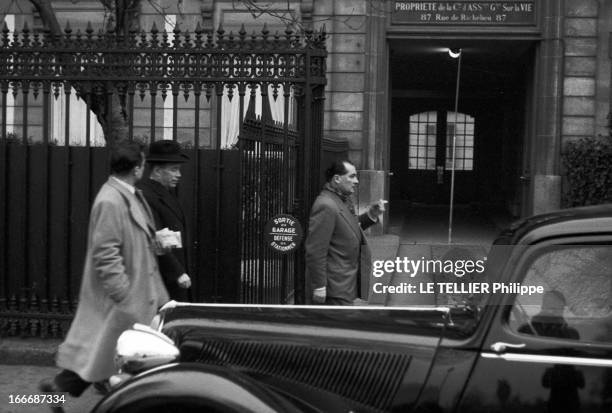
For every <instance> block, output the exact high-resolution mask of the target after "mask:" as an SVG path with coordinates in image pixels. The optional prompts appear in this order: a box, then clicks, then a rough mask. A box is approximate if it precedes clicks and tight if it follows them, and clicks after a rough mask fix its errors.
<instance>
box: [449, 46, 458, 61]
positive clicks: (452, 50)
mask: <svg viewBox="0 0 612 413" xmlns="http://www.w3.org/2000/svg"><path fill="white" fill-rule="evenodd" d="M448 55H449V56H450V57H452V58H453V59H458V58H459V56H461V49H460V48H459V49H458V48H450V47H449V48H448Z"/></svg>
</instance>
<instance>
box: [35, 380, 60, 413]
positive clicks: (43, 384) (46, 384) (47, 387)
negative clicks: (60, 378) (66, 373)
mask: <svg viewBox="0 0 612 413" xmlns="http://www.w3.org/2000/svg"><path fill="white" fill-rule="evenodd" d="M38 390H40V391H41V392H43V393H60V392H61V391H62V390H61V389H60V388H59V387H57V384H55V380H53V379H42V380H41V381H40V382H39V383H38ZM49 408H50V409H51V411H52V412H53V413H64V409H63V408H62V406H49Z"/></svg>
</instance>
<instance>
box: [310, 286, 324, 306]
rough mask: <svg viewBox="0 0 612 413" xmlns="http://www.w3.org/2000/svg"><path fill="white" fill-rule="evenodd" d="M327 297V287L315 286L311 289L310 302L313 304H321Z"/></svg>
mask: <svg viewBox="0 0 612 413" xmlns="http://www.w3.org/2000/svg"><path fill="white" fill-rule="evenodd" d="M326 297H327V289H326V288H325V287H321V288H315V289H314V290H313V291H312V302H313V303H315V304H323V303H324V302H325V298H326Z"/></svg>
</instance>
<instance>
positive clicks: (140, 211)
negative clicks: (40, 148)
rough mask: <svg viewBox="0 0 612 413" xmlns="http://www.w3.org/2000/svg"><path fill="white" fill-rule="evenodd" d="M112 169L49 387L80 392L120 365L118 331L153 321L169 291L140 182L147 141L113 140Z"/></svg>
mask: <svg viewBox="0 0 612 413" xmlns="http://www.w3.org/2000/svg"><path fill="white" fill-rule="evenodd" d="M110 162H111V165H110V166H111V176H110V177H109V179H108V181H107V182H106V183H105V184H104V185H103V186H102V188H101V189H100V191H99V192H98V195H97V196H96V199H95V201H94V203H93V207H92V209H91V215H90V220H89V231H88V238H87V254H86V258H85V268H84V271H83V279H82V281H81V289H80V293H79V303H78V308H77V311H76V315H75V317H74V320H73V321H72V325H71V327H70V330H69V331H68V334H67V337H66V339H65V341H64V342H63V343H62V344H61V345H60V347H59V350H58V354H57V360H56V361H57V365H58V366H59V367H60V368H62V369H64V370H62V371H61V372H60V373H59V374H58V375H57V376H56V377H55V379H54V380H53V381H51V380H47V381H43V382H41V384H40V388H41V390H43V391H65V392H69V393H70V394H71V395H73V396H79V395H80V394H81V393H82V392H83V391H84V390H85V389H86V388H87V386H88V385H89V384H90V383H92V382H98V381H102V380H105V379H107V378H108V377H110V376H111V375H112V374H114V373H115V372H116V370H115V365H114V363H113V359H114V351H115V345H116V341H117V338H118V337H119V335H120V334H121V333H122V332H123V331H124V330H126V329H128V328H130V327H131V326H132V325H133V324H134V323H136V322H138V323H143V324H149V323H150V322H151V320H152V319H153V317H154V316H155V314H156V312H157V309H158V308H159V307H160V306H162V305H163V304H165V303H166V302H167V301H168V293H167V291H166V289H165V287H164V284H163V282H162V279H161V276H160V274H159V270H158V266H157V260H156V255H155V254H156V243H155V226H154V223H153V217H152V213H151V211H150V208H149V206H148V205H147V203H146V201H145V200H144V197H143V196H142V194H140V193H139V191H138V190H136V188H135V184H136V182H137V181H138V180H140V179H141V178H142V174H143V171H144V166H145V156H144V153H143V148H142V145H140V144H138V143H136V142H127V141H121V142H118V143H117V144H116V145H115V146H114V147H112V148H111V161H110Z"/></svg>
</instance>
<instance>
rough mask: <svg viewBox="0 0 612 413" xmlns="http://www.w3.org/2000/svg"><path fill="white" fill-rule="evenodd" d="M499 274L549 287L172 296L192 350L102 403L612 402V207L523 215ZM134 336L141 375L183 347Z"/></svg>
mask: <svg viewBox="0 0 612 413" xmlns="http://www.w3.org/2000/svg"><path fill="white" fill-rule="evenodd" d="M486 277H487V280H488V281H489V282H491V283H493V282H503V283H506V285H514V286H517V285H522V286H541V287H542V288H543V290H544V291H543V293H540V294H536V295H526V294H515V293H508V292H505V293H491V294H488V295H486V296H482V297H481V299H479V300H472V302H466V304H464V305H456V306H452V307H448V306H437V307H426V308H412V307H411V308H403V307H372V306H369V307H343V308H337V307H334V308H330V307H322V306H317V307H312V306H311V307H300V306H265V305H261V306H258V305H255V306H254V305H211V304H202V305H197V304H194V305H187V304H177V305H169V306H167V307H166V308H164V309H163V310H162V311H161V313H160V316H161V318H162V323H161V325H160V328H161V330H162V331H163V333H165V334H166V335H167V336H168V337H170V338H171V339H172V341H173V342H174V344H175V345H176V347H177V348H178V349H179V351H180V356H179V360H178V361H177V362H172V363H168V364H164V365H161V366H157V367H154V368H150V369H148V370H146V371H144V372H142V373H139V374H137V375H135V376H134V377H131V378H129V379H127V380H125V381H123V382H122V383H121V384H119V385H118V386H117V388H116V389H115V390H114V391H113V392H111V393H110V394H109V395H108V396H106V397H105V398H104V399H103V400H102V401H101V402H100V403H99V404H98V406H97V407H96V408H95V409H94V411H95V412H96V413H102V412H145V411H146V412H151V411H159V412H181V413H187V412H196V411H197V412H204V411H205V412H209V411H214V412H217V411H218V412H388V411H391V412H407V411H417V412H451V411H452V412H601V413H604V412H611V411H612V206H598V207H588V208H580V209H573V210H564V211H560V212H557V213H553V214H548V215H541V216H535V217H532V218H529V219H527V220H523V221H520V222H518V223H516V224H514V225H513V226H512V227H511V228H509V229H508V230H506V231H504V232H503V233H502V234H501V236H500V237H499V238H498V239H497V241H496V242H495V244H494V246H493V247H492V249H491V251H490V253H489V256H488V264H487V271H486ZM141 334H143V335H145V336H147V335H149V336H154V335H155V334H156V333H155V332H147V331H143V332H141ZM161 340H163V338H162V339H161ZM128 341H129V340H128ZM136 341H138V340H136ZM144 341H148V339H145V340H144ZM141 343H142V342H141ZM124 344H125V343H124ZM133 345H136V347H138V343H137V342H136V344H134V341H131V342H130V343H129V345H124V347H126V348H127V350H125V349H123V350H121V349H119V350H118V352H119V357H120V364H121V365H122V366H123V370H124V371H127V372H128V373H129V372H130V371H132V372H135V371H140V370H143V369H146V368H148V367H150V366H153V365H159V364H162V363H165V362H167V361H170V360H172V359H173V358H175V357H176V356H177V355H178V352H176V353H173V352H172V349H173V348H174V347H173V346H172V345H171V344H170V343H167V342H165V345H166V346H168V347H169V348H170V350H168V352H164V351H159V352H158V353H159V354H156V353H155V351H149V352H148V353H147V352H146V351H144V352H143V351H140V352H139V351H137V350H130V349H131V348H132V347H130V346H133ZM162 347H163V346H162ZM175 351H176V350H175ZM122 352H123V353H124V354H122ZM121 357H123V359H121Z"/></svg>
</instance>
